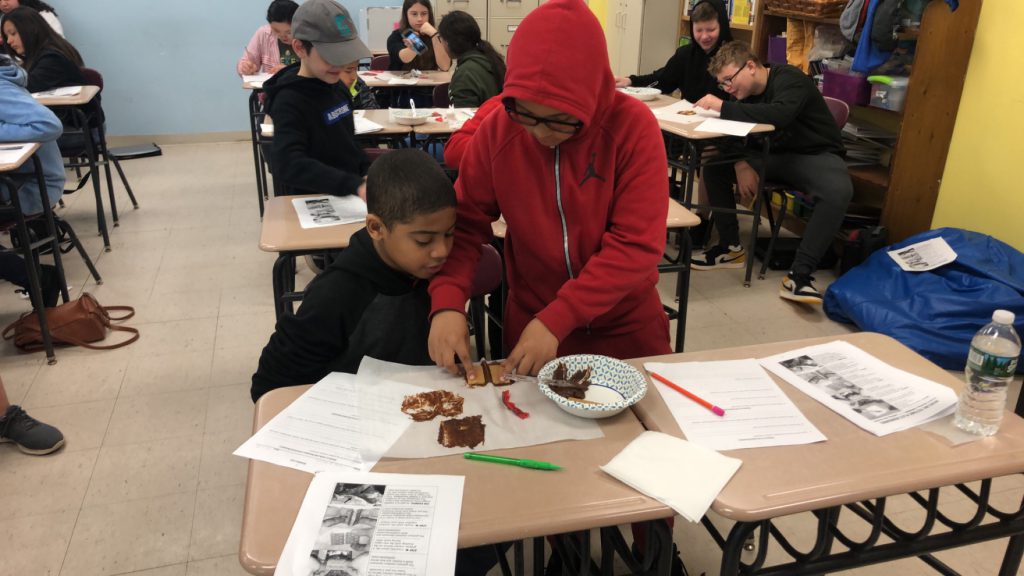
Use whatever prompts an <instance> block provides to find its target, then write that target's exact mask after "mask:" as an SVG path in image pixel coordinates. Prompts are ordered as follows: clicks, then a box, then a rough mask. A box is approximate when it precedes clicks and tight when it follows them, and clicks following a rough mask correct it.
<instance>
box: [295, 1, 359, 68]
mask: <svg viewBox="0 0 1024 576" xmlns="http://www.w3.org/2000/svg"><path fill="white" fill-rule="evenodd" d="M292 38H296V39H298V40H306V41H307V42H311V43H312V44H313V47H314V48H316V51H317V52H319V53H320V56H321V57H322V58H323V59H324V60H326V61H327V63H328V64H331V65H332V66H343V65H345V64H349V63H351V62H355V61H356V60H359V59H360V58H369V57H370V55H371V54H370V49H369V48H367V47H366V44H363V42H362V40H360V39H359V32H358V31H357V30H356V22H355V20H353V19H352V17H351V16H349V14H348V10H346V9H345V7H344V6H342V5H341V4H338V3H337V2H334V0H307V1H306V2H305V3H304V4H302V5H301V6H299V9H298V10H296V11H295V15H294V16H292Z"/></svg>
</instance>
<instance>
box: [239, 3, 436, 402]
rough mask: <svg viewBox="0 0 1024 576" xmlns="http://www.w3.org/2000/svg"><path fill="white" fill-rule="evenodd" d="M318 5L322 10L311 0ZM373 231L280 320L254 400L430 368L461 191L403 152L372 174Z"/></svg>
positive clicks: (422, 156)
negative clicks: (436, 285) (432, 285)
mask: <svg viewBox="0 0 1024 576" xmlns="http://www.w3.org/2000/svg"><path fill="white" fill-rule="evenodd" d="M310 1H316V0H310ZM366 202H367V204H366V207H367V211H368V212H369V215H368V216H367V217H366V228H364V229H362V230H360V231H359V232H356V233H355V235H354V236H352V242H351V244H350V245H349V247H348V248H347V249H345V250H343V251H341V253H340V255H339V256H338V258H336V259H335V260H334V262H332V263H331V264H330V265H329V266H328V267H327V269H326V270H324V271H323V272H322V273H321V274H320V275H319V276H317V277H316V278H315V279H314V280H313V281H312V282H310V284H309V286H308V287H307V288H306V294H305V297H304V298H303V300H302V305H301V306H300V307H299V310H298V312H296V314H295V315H294V316H290V315H286V316H282V317H281V319H280V320H279V321H278V324H277V328H276V329H275V331H274V334H273V335H272V336H271V337H270V342H269V343H268V344H267V346H266V348H264V349H263V354H262V356H260V363H259V369H258V370H257V371H256V373H255V374H254V375H253V377H252V398H253V400H254V401H255V400H257V399H259V397H260V396H261V395H263V394H264V393H266V392H268V391H269V390H273V389H274V388H280V387H282V386H291V385H295V384H306V383H313V382H317V381H319V380H320V379H321V378H323V377H324V376H326V375H327V373H328V372H332V371H337V372H350V373H355V372H356V370H357V369H358V368H359V362H360V361H361V360H362V358H363V356H366V355H368V356H372V357H374V358H377V359H380V360H388V361H391V362H402V363H405V364H414V365H425V364H430V356H429V355H428V354H427V313H428V312H429V309H430V300H429V296H428V295H427V282H426V281H427V280H429V279H430V278H431V277H432V276H433V275H434V274H436V273H437V272H438V271H439V270H440V269H441V265H442V264H443V263H444V261H445V259H446V258H447V257H448V251H449V249H450V248H451V243H452V231H453V228H454V227H455V190H454V189H453V188H452V184H451V180H450V179H448V177H447V176H446V175H445V173H444V171H443V170H442V169H441V167H440V166H439V165H438V163H437V162H436V161H434V159H433V158H431V157H430V156H428V155H427V154H426V153H425V152H423V151H421V150H408V149H406V150H396V151H394V152H391V153H390V154H385V155H383V156H381V157H380V159H379V160H377V162H375V163H374V164H373V166H372V167H371V168H370V173H369V175H368V178H367V183H366Z"/></svg>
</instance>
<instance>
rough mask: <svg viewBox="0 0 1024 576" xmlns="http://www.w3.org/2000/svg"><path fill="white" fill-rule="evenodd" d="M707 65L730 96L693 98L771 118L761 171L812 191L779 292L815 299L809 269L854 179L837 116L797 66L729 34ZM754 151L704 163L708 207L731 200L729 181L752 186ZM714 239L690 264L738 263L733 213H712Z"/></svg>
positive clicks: (830, 235)
mask: <svg viewBox="0 0 1024 576" xmlns="http://www.w3.org/2000/svg"><path fill="white" fill-rule="evenodd" d="M708 70H709V71H710V72H711V73H712V74H714V75H715V77H716V78H718V82H719V85H720V86H722V88H723V89H724V90H725V91H726V92H728V93H729V94H730V95H731V96H732V97H733V98H734V100H731V101H722V99H720V98H718V97H717V96H713V95H708V96H705V97H704V98H702V99H701V100H700V101H698V102H697V106H700V107H702V108H708V109H711V110H715V111H717V112H721V114H722V118H723V119H725V120H739V121H742V122H759V123H764V124H772V125H774V126H775V131H774V132H772V133H771V135H770V138H771V151H770V155H769V157H768V158H767V159H766V160H765V165H764V169H765V177H766V178H768V179H770V180H772V181H776V182H782V183H785V184H787V185H790V186H793V187H794V188H796V189H797V190H800V191H802V192H804V193H806V194H809V195H811V196H812V197H813V198H814V200H815V202H814V211H813V212H811V217H810V220H808V222H807V228H806V229H805V230H804V236H803V239H802V240H801V241H800V246H799V247H798V248H797V252H796V258H795V259H794V261H793V268H792V270H790V272H789V275H788V276H786V278H784V279H783V280H782V289H781V290H780V291H779V296H781V297H782V298H785V299H787V300H793V301H795V302H803V303H808V304H821V293H820V292H819V291H818V289H817V288H815V287H814V284H813V281H814V278H813V277H812V276H811V274H812V273H813V272H814V271H815V270H816V269H817V266H818V261H819V260H820V259H821V257H822V255H823V254H824V253H825V251H826V250H828V248H829V246H830V245H831V244H832V240H833V239H834V238H835V236H836V233H838V232H839V226H840V224H842V222H843V217H844V215H845V214H846V207H847V205H849V203H850V198H851V197H852V196H853V184H852V183H851V182H850V175H849V173H848V172H847V169H846V163H845V162H844V161H843V156H844V155H845V153H846V150H845V148H843V141H842V136H841V134H840V132H839V126H837V125H836V121H835V118H834V117H833V116H832V113H831V112H830V111H829V109H828V106H827V105H826V104H825V100H824V98H822V96H821V93H820V92H819V91H818V89H817V87H816V86H815V85H814V80H812V79H811V78H810V77H809V76H807V75H806V74H804V73H803V72H801V71H800V70H799V69H798V68H794V67H793V66H789V65H787V64H776V65H773V66H772V67H771V68H765V67H764V66H763V65H762V64H761V61H760V60H758V58H757V56H755V55H754V54H753V52H751V51H750V47H749V46H747V45H746V44H744V43H742V42H730V43H729V44H726V45H725V46H723V47H722V49H721V50H719V51H718V54H717V55H716V56H715V57H714V58H713V59H712V61H711V65H710V66H709V67H708ZM760 161H761V158H760V156H756V155H751V156H750V157H749V158H748V159H746V160H742V161H740V162H737V163H736V164H735V166H730V165H728V164H719V165H712V166H708V167H705V168H704V179H705V182H706V183H707V187H708V195H709V197H710V200H711V205H712V207H713V208H714V207H717V208H735V207H736V201H735V197H734V196H733V184H734V183H735V184H736V188H737V190H738V191H739V194H740V196H742V197H743V198H746V199H749V198H751V197H752V196H753V195H754V194H756V193H757V187H758V168H759V165H760ZM714 218H715V226H716V227H717V228H718V233H719V244H718V246H714V247H712V248H710V249H708V250H707V251H706V252H705V253H704V254H702V255H700V256H696V257H694V259H693V268H694V269H697V270H713V269H717V268H738V267H742V266H743V264H742V263H743V259H744V258H745V254H744V250H743V247H742V246H741V245H740V236H739V226H738V224H737V222H736V215H735V214H727V213H721V212H715V213H714Z"/></svg>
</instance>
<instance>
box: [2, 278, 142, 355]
mask: <svg viewBox="0 0 1024 576" xmlns="http://www.w3.org/2000/svg"><path fill="white" fill-rule="evenodd" d="M111 311H123V312H125V314H123V315H121V316H111V315H110V312H111ZM134 315H135V309H134V308H132V307H131V306H102V305H100V303H99V302H97V301H96V299H95V298H93V296H92V294H89V293H88V292H83V293H82V296H81V297H80V298H78V299H76V300H72V301H70V302H66V303H64V304H61V305H60V306H55V307H53V308H47V309H46V326H47V328H49V329H50V338H51V339H52V340H53V343H54V344H55V345H57V344H72V345H75V346H82V347H85V348H91V349H93V350H113V349H114V348H121V347H122V346H127V345H129V344H131V343H132V342H135V341H136V340H138V339H139V331H138V330H137V329H135V328H130V327H128V326H117V325H114V324H111V323H110V321H111V320H127V319H128V318H131V317H132V316H134ZM107 330H116V331H119V332H129V333H131V334H132V336H131V337H130V338H128V339H127V340H125V341H123V342H118V343H117V344H109V345H106V346H97V345H95V344H90V342H98V341H100V340H103V339H104V338H106V337H107ZM3 337H4V340H11V339H13V340H14V345H15V346H17V347H18V348H19V349H20V350H23V351H25V352H37V351H39V350H42V349H43V335H42V332H41V331H40V330H39V316H37V315H36V313H35V312H28V313H26V314H25V315H23V316H22V317H21V318H18V319H17V320H15V321H14V322H12V323H11V324H10V325H9V326H7V327H6V328H4V331H3Z"/></svg>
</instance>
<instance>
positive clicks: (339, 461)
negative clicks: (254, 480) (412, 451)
mask: <svg viewBox="0 0 1024 576" xmlns="http://www.w3.org/2000/svg"><path fill="white" fill-rule="evenodd" d="M422 391H423V390H422V389H421V388H419V387H417V386H414V385H412V384H406V383H401V382H387V383H384V382H380V383H378V385H376V386H366V385H357V382H356V377H355V374H345V373H343V372H332V373H331V374H328V375H327V376H325V377H324V379H323V380H321V381H319V382H317V383H316V384H315V385H314V386H313V387H311V388H310V389H309V390H307V391H306V392H305V393H304V394H303V395H302V396H299V398H298V399H296V400H295V401H294V402H292V403H291V404H290V405H289V406H288V407H287V408H285V409H284V410H282V411H281V412H280V413H279V414H278V415H277V416H274V418H273V419H271V420H270V422H267V424H266V425H265V426H263V427H262V428H260V429H259V431H257V432H256V433H255V434H254V435H253V436H252V437H251V438H249V439H248V440H246V441H245V443H244V444H242V445H241V446H240V447H239V448H238V450H235V452H234V454H235V455H236V456H241V457H243V458H252V459H254V460H262V461H264V462H270V463H271V464H277V465H278V466H286V467H288V468H295V469H296V470H302V471H304V472H320V471H324V470H362V471H369V470H370V469H371V468H373V466H374V465H375V464H377V461H378V460H380V458H381V456H382V455H383V454H384V453H385V452H386V451H387V450H388V449H389V448H390V447H391V445H392V444H394V442H395V440H396V439H397V438H398V437H399V436H401V435H402V433H403V432H405V430H406V428H408V427H409V419H408V418H407V417H406V416H405V415H404V414H402V413H401V412H399V411H398V410H396V409H395V406H396V405H399V406H400V405H401V403H402V399H403V398H404V397H405V396H406V395H409V394H416V393H418V392H422Z"/></svg>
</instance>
